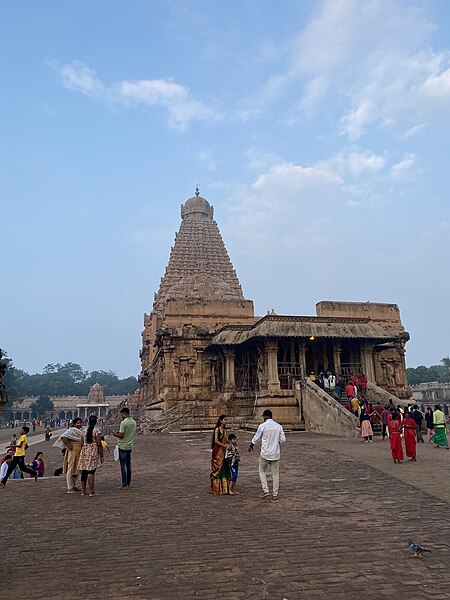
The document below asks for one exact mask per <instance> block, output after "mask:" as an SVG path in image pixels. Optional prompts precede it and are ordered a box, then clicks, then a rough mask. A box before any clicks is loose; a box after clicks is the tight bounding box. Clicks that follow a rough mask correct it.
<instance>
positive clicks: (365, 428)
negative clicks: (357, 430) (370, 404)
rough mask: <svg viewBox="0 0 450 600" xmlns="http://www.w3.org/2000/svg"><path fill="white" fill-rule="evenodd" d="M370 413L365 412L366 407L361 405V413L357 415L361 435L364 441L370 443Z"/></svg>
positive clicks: (371, 433)
mask: <svg viewBox="0 0 450 600" xmlns="http://www.w3.org/2000/svg"><path fill="white" fill-rule="evenodd" d="M370 417H371V415H370V414H369V413H368V412H367V410H366V408H365V407H364V406H363V407H361V414H360V415H359V422H360V424H361V436H362V437H363V438H364V442H365V443H366V444H367V443H369V442H370V443H372V436H373V430H372V425H371V423H370Z"/></svg>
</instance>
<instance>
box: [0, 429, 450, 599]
mask: <svg viewBox="0 0 450 600" xmlns="http://www.w3.org/2000/svg"><path fill="white" fill-rule="evenodd" d="M238 435H239V439H240V444H241V447H242V449H243V450H245V448H246V446H247V443H248V441H249V439H250V434H248V433H243V432H240V433H239V434H238ZM209 440H210V434H177V435H171V434H159V435H154V436H144V437H140V438H138V440H137V445H136V450H135V453H134V467H135V470H134V482H133V487H132V488H130V489H129V490H127V491H121V490H119V489H118V486H119V483H120V481H119V476H118V467H117V465H116V464H115V463H113V461H112V460H109V461H108V462H107V463H106V464H105V465H104V467H102V469H101V470H100V471H99V474H98V478H97V492H98V494H99V495H98V496H97V497H95V498H89V497H84V498H82V497H79V496H70V495H67V494H66V493H65V489H64V480H63V479H62V478H49V479H47V480H45V481H39V482H38V483H37V484H34V483H33V482H31V481H24V482H18V483H12V482H10V483H8V486H7V487H6V489H4V490H0V505H1V508H2V512H1V515H2V516H1V529H0V541H1V547H2V548H3V549H4V551H3V557H2V561H1V563H0V565H1V566H0V581H1V584H2V586H1V589H2V595H3V594H4V597H5V598H10V597H26V598H29V599H31V600H38V599H43V598H45V599H46V600H60V599H65V600H74V599H75V598H88V599H90V598H108V599H112V600H125V599H130V600H135V599H136V600H138V599H139V600H140V599H152V600H188V599H198V600H214V599H215V598H221V599H223V598H228V599H230V600H241V599H242V600H243V599H246V600H260V599H266V598H267V599H270V600H283V599H287V600H297V599H307V600H309V599H311V600H316V599H319V598H320V599H322V598H327V599H335V598H336V599H338V598H339V599H340V598H345V599H346V600H361V599H363V598H365V599H368V600H375V599H377V600H379V599H394V598H395V599H396V600H401V599H403V598H408V599H413V600H420V599H425V598H427V599H428V600H429V599H434V600H443V599H449V598H450V560H449V558H450V554H449V550H450V515H449V505H448V499H447V501H445V500H443V499H441V498H439V497H438V495H437V494H432V493H426V492H424V491H422V490H421V489H418V488H417V486H414V484H413V483H411V482H408V483H405V482H403V481H400V480H399V479H398V476H399V474H400V469H403V471H404V473H403V475H402V476H405V473H406V470H407V469H408V473H409V472H411V473H413V471H412V469H413V468H414V467H417V468H418V469H417V471H416V473H417V474H418V473H419V472H421V471H419V469H422V470H426V468H427V467H426V463H425V459H421V460H422V462H423V465H422V462H421V460H419V462H418V463H417V464H415V465H413V464H408V465H406V464H405V465H399V470H397V471H393V474H394V475H396V476H395V477H394V476H392V474H391V473H387V472H383V470H381V469H380V468H379V467H380V465H381V466H383V465H384V462H386V461H387V462H386V469H392V467H393V466H394V465H393V464H392V467H391V466H389V467H388V466H387V465H388V462H389V460H388V458H389V457H387V458H386V457H385V456H384V454H385V452H386V449H385V448H384V447H383V445H382V443H381V442H380V441H378V440H377V441H376V442H375V443H374V444H372V445H369V444H367V445H361V444H360V443H359V442H357V441H355V440H338V439H333V438H328V437H323V436H313V435H309V434H301V433H299V434H290V435H288V442H287V444H286V445H285V447H284V449H283V457H282V463H281V490H280V494H281V496H280V500H279V502H278V503H274V502H271V501H263V500H262V499H261V498H260V493H261V492H260V487H259V480H258V475H257V453H256V452H254V453H253V454H249V453H247V452H245V451H244V452H243V453H242V454H243V462H242V466H241V477H240V480H239V486H240V491H241V493H240V495H239V496H236V497H213V496H210V495H209V494H208V493H207V488H208V471H209V460H210V452H209V450H208V446H209ZM255 450H256V449H255ZM425 451H426V452H427V453H431V452H433V451H434V450H433V449H432V448H426V449H424V450H423V454H424V455H425ZM434 452H436V455H438V453H439V452H442V453H444V450H442V451H439V450H436V451H434ZM350 454H351V456H350ZM419 456H420V455H419ZM46 457H47V465H48V468H49V469H53V468H54V466H55V464H56V461H57V462H58V463H59V455H58V454H57V453H56V452H55V450H54V449H50V448H47V450H46ZM385 459H386V460H385ZM430 460H431V459H430ZM445 460H447V459H446V458H445V457H444V455H443V454H441V455H439V458H436V463H437V464H436V465H435V466H434V467H433V469H434V470H433V473H432V475H433V476H434V477H435V478H436V479H439V477H443V476H448V470H447V467H448V465H447V464H446V463H445ZM448 460H449V461H450V456H449V457H448ZM371 461H372V462H374V463H376V465H377V467H376V468H375V467H374V466H372V464H369V463H370V462H371ZM440 461H442V464H441V462H440ZM408 476H409V475H408ZM420 480H421V477H416V483H417V484H419V483H420ZM410 535H411V536H412V537H413V538H414V539H415V540H417V541H419V542H421V543H423V544H424V545H426V546H428V547H430V548H431V549H432V550H433V553H432V554H430V555H428V556H427V558H424V559H412V558H411V557H410V552H409V549H408V548H407V545H406V539H407V538H408V536H410ZM5 548H7V551H6V552H5Z"/></svg>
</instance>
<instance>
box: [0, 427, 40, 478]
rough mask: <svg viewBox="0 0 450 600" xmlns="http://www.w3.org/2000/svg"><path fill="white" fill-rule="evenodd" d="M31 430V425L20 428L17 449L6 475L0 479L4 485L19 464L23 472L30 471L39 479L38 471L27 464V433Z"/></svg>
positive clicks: (30, 473)
mask: <svg viewBox="0 0 450 600" xmlns="http://www.w3.org/2000/svg"><path fill="white" fill-rule="evenodd" d="M29 431H30V428H29V427H22V429H21V430H20V438H19V441H18V442H17V446H16V450H15V452H14V458H13V459H12V461H11V464H10V465H9V467H8V470H7V472H6V475H5V476H4V477H3V478H2V479H1V480H0V483H1V484H2V485H6V482H7V481H8V477H9V476H10V475H11V473H12V472H13V471H14V469H15V468H16V467H17V466H18V467H19V469H20V470H21V471H22V473H28V474H29V475H32V476H33V477H34V480H35V481H37V480H38V472H37V471H35V470H34V469H31V468H30V467H27V466H26V464H25V451H26V449H27V448H28V444H27V433H28V432H29Z"/></svg>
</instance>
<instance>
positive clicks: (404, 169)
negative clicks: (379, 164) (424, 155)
mask: <svg viewBox="0 0 450 600" xmlns="http://www.w3.org/2000/svg"><path fill="white" fill-rule="evenodd" d="M415 162H416V156H415V155H414V154H408V155H407V156H405V158H404V159H403V160H401V161H400V162H398V163H396V164H395V165H393V166H392V167H391V176H392V178H393V179H396V180H399V179H404V178H405V176H407V174H408V172H409V170H410V169H411V167H412V166H413V164H414V163H415Z"/></svg>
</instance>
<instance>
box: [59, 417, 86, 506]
mask: <svg viewBox="0 0 450 600" xmlns="http://www.w3.org/2000/svg"><path fill="white" fill-rule="evenodd" d="M81 423H82V420H81V419H80V417H75V419H74V420H73V421H72V427H69V429H66V431H65V432H64V433H63V434H62V436H61V437H60V438H59V439H58V440H57V441H56V442H55V443H54V444H53V445H54V446H58V447H59V448H65V449H66V452H65V453H64V462H63V473H65V475H66V483H67V493H68V494H76V493H77V492H79V491H80V488H78V487H77V480H78V475H79V474H80V472H79V471H78V460H79V458H80V452H81V438H82V432H81Z"/></svg>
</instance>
